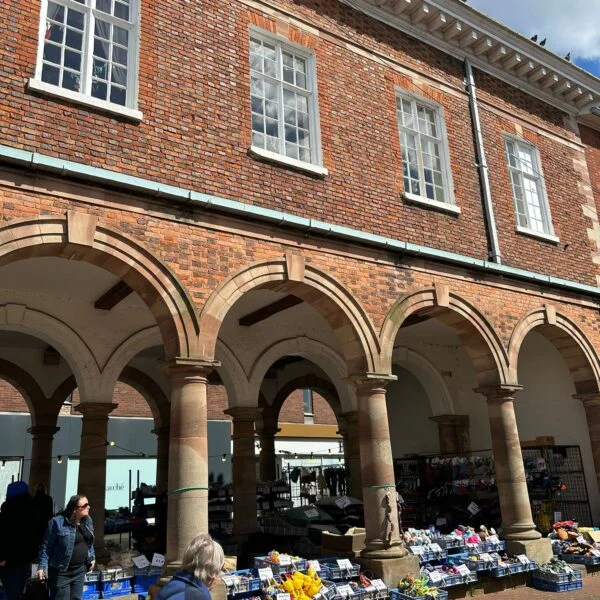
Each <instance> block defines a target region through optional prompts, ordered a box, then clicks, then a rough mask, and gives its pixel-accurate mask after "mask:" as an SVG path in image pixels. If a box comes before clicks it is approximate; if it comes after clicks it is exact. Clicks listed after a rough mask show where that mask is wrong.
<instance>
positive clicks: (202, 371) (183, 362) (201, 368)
mask: <svg viewBox="0 0 600 600" xmlns="http://www.w3.org/2000/svg"><path fill="white" fill-rule="evenodd" d="M220 366H221V362H220V361H218V360H206V359H202V358H185V357H182V356H178V357H176V358H174V359H173V360H171V361H169V362H168V363H166V364H165V365H163V367H162V371H163V373H165V375H169V376H171V377H180V378H188V377H199V378H203V379H206V378H207V377H208V376H209V375H210V373H211V372H212V371H214V370H215V369H218V368H219V367H220Z"/></svg>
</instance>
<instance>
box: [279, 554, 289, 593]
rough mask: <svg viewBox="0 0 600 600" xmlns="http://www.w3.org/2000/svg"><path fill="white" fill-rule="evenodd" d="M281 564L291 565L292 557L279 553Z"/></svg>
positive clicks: (283, 565)
mask: <svg viewBox="0 0 600 600" xmlns="http://www.w3.org/2000/svg"><path fill="white" fill-rule="evenodd" d="M279 564H280V565H281V566H282V567H285V566H287V565H291V564H292V559H291V557H290V555H289V554H280V555H279ZM288 596H289V594H288Z"/></svg>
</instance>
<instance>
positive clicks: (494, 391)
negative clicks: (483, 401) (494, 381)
mask: <svg viewBox="0 0 600 600" xmlns="http://www.w3.org/2000/svg"><path fill="white" fill-rule="evenodd" d="M522 389H523V386H522V385H518V384H515V385H509V384H500V385H490V386H483V387H478V388H474V389H473V391H474V392H475V393H477V394H483V395H484V396H485V397H486V398H487V399H488V400H514V395H515V394H516V393H517V392H520V391H521V390H522Z"/></svg>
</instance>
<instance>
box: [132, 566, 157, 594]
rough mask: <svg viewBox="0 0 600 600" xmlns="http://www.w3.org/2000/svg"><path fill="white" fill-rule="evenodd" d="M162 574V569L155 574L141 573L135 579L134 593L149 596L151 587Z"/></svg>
mask: <svg viewBox="0 0 600 600" xmlns="http://www.w3.org/2000/svg"><path fill="white" fill-rule="evenodd" d="M161 574H162V569H161V570H157V571H156V572H154V573H139V574H138V575H135V577H134V578H133V591H134V593H136V594H147V593H148V590H149V589H150V586H151V585H154V584H155V583H156V582H157V581H158V580H159V579H160V576H161Z"/></svg>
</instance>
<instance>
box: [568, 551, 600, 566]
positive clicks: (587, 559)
mask: <svg viewBox="0 0 600 600" xmlns="http://www.w3.org/2000/svg"><path fill="white" fill-rule="evenodd" d="M560 557H561V559H562V560H564V561H565V562H567V563H574V564H577V565H600V556H581V555H580V554H561V556H560Z"/></svg>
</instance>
